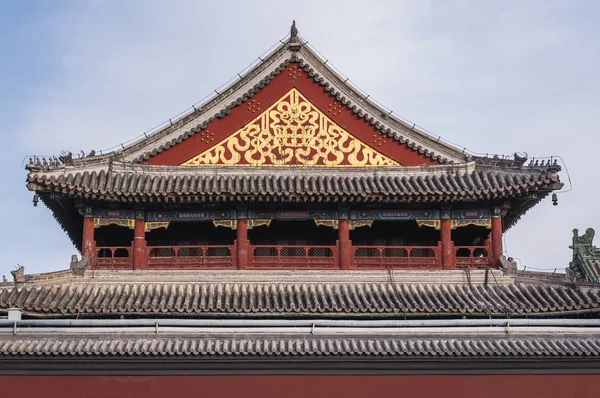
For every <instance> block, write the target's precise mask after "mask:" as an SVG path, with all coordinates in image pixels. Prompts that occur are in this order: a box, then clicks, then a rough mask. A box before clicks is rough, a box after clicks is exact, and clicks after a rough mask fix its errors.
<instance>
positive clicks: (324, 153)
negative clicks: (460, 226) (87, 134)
mask: <svg viewBox="0 0 600 398" xmlns="http://www.w3.org/2000/svg"><path fill="white" fill-rule="evenodd" d="M292 93H298V96H297V97H296V98H297V100H294V101H296V102H297V104H296V105H292V104H291V103H290V98H291V97H290V96H291V95H292ZM294 95H295V94H294ZM232 100H233V98H232ZM278 106H281V107H283V108H285V107H287V106H299V107H300V108H298V109H299V110H302V109H304V108H306V107H309V108H310V111H309V112H308V113H306V112H304V111H302V114H303V115H307V114H311V116H310V117H309V118H308V119H307V120H306V121H304V122H301V123H300V124H298V123H297V122H293V123H288V124H289V125H288V126H287V128H288V129H294V128H295V129H298V128H300V127H302V128H303V129H304V133H307V134H308V135H305V136H304V138H307V137H309V136H310V134H312V135H313V138H314V139H317V140H319V141H321V140H325V141H326V142H323V143H321V142H310V140H308V141H306V142H304V143H305V144H307V145H309V146H308V147H305V148H302V146H301V145H300V143H299V142H298V141H296V142H294V139H296V140H297V139H300V137H295V138H292V137H291V136H290V134H297V133H292V132H291V130H290V131H287V132H284V131H280V132H278V131H277V129H281V128H282V127H284V126H285V125H286V122H285V121H283V120H279V119H277V121H275V119H274V118H279V117H280V116H282V115H283V114H284V113H285V112H282V111H281V110H277V107H278ZM283 108H282V109H283ZM307 109H308V108H307ZM274 112H275V113H278V114H279V116H278V115H276V114H274ZM263 116H265V117H263ZM260 120H262V121H263V122H264V123H268V125H264V126H261V125H260V124H257V122H259V121H260ZM294 123H296V124H294ZM319 123H321V124H322V125H320V124H319ZM309 125H310V126H309ZM294 126H295V127H294ZM251 128H252V129H254V130H252V131H249V130H250V129H251ZM307 128H311V129H314V131H312V133H311V132H310V131H307V130H306V129H307ZM336 129H337V130H336ZM258 130H260V133H259V132H258ZM327 130H329V131H327ZM304 133H302V134H304ZM302 134H300V135H302ZM336 135H338V137H336ZM284 136H285V137H286V138H285V139H283V137H284ZM248 137H252V139H253V140H250V141H248V140H247V138H248ZM242 138H243V139H242ZM257 138H260V139H261V140H262V141H261V142H257V141H256V139H257ZM275 139H277V140H280V141H279V142H278V143H277V142H275V141H274V140H275ZM281 140H283V141H281ZM236 141H237V142H236ZM284 141H285V142H284ZM257 145H258V147H257ZM292 145H293V146H294V148H292ZM261 146H262V147H261ZM259 147H260V148H259ZM247 150H250V152H248V153H246V151H247ZM253 151H254V152H253ZM238 158H239V159H238ZM147 162H148V163H150V164H156V165H173V166H175V165H182V164H184V165H215V164H222V165H247V166H251V165H255V166H259V165H260V166H268V165H283V164H285V165H298V166H299V165H312V166H340V165H345V166H367V165H370V166H392V165H406V166H418V165H422V164H438V163H439V162H438V161H437V160H435V159H432V158H431V157H429V156H427V155H426V154H425V153H423V152H421V151H419V150H415V149H413V148H411V147H409V146H408V145H407V144H405V143H401V142H399V141H398V140H396V139H394V138H393V137H390V136H389V135H388V134H385V133H384V132H382V131H381V129H379V128H377V127H376V126H375V125H373V124H372V123H370V122H368V121H367V120H365V118H364V117H362V116H361V115H360V114H357V113H356V112H354V111H353V110H352V109H350V108H349V107H348V106H346V105H344V103H343V101H341V100H340V99H338V98H337V97H336V96H334V95H332V94H331V93H330V92H329V91H327V90H326V89H325V88H324V87H323V86H322V85H321V84H319V83H318V82H316V81H315V80H314V78H313V77H311V76H310V74H309V73H308V72H306V71H305V70H304V68H302V67H301V65H300V64H299V63H298V62H290V63H289V65H288V66H286V67H285V69H284V70H283V71H281V72H280V73H278V74H277V75H276V76H274V77H273V78H272V79H271V80H270V81H269V82H268V83H267V84H264V85H263V87H262V88H260V90H257V92H256V93H254V94H253V95H252V96H251V98H249V99H246V100H245V101H238V104H237V105H235V106H233V107H231V108H230V109H229V111H228V114H226V115H224V116H222V117H220V118H216V119H213V120H212V121H210V123H208V124H207V125H206V126H205V128H202V129H200V131H199V132H197V133H195V134H194V135H192V136H191V137H188V138H187V139H185V140H183V141H182V142H180V143H177V144H175V145H173V146H171V147H169V148H168V149H166V150H163V151H162V152H160V153H158V154H156V155H154V156H151V157H150V158H149V159H148V160H147Z"/></svg>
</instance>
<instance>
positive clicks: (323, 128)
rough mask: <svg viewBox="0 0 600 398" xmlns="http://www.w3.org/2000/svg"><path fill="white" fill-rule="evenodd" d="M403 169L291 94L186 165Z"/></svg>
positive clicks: (300, 98)
mask: <svg viewBox="0 0 600 398" xmlns="http://www.w3.org/2000/svg"><path fill="white" fill-rule="evenodd" d="M375 141H376V145H379V141H377V140H375ZM213 164H221V165H228V166H283V165H291V166H398V165H399V163H398V162H396V161H395V160H393V159H391V158H389V157H387V156H385V155H383V154H381V153H379V152H378V151H376V150H375V149H373V148H371V147H370V146H368V145H367V144H365V143H363V142H362V141H360V140H358V139H357V138H356V137H354V136H353V135H352V134H350V133H348V132H347V131H346V130H344V129H343V128H342V127H340V126H339V125H337V124H336V123H335V122H333V120H331V119H330V118H329V117H328V116H327V115H325V114H324V113H323V112H321V111H320V110H319V109H318V108H317V107H316V106H314V105H313V104H312V103H311V102H309V101H308V100H307V99H306V98H305V97H304V96H303V95H302V94H301V93H300V92H299V91H298V90H297V89H295V88H294V89H292V90H290V91H289V92H288V93H287V94H285V95H284V96H283V97H281V98H280V99H279V100H278V101H277V102H275V103H274V104H273V105H271V106H270V107H269V108H268V109H266V110H265V111H264V112H262V113H261V114H260V115H259V116H258V117H256V118H255V119H254V120H252V121H251V122H249V123H248V124H246V125H245V126H244V127H242V128H241V129H240V130H238V131H236V132H235V133H233V134H232V135H231V136H229V137H227V138H226V139H224V140H223V141H221V142H219V143H218V144H216V145H215V146H213V147H212V148H210V149H208V150H206V151H204V152H202V153H200V154H199V155H197V156H195V157H193V158H192V159H190V160H188V161H186V162H184V163H182V165H184V166H203V165H213Z"/></svg>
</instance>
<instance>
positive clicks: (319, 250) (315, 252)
mask: <svg viewBox="0 0 600 398" xmlns="http://www.w3.org/2000/svg"><path fill="white" fill-rule="evenodd" d="M308 255H309V256H310V257H333V252H332V251H331V249H330V248H328V247H315V248H312V249H310V250H309V251H308Z"/></svg>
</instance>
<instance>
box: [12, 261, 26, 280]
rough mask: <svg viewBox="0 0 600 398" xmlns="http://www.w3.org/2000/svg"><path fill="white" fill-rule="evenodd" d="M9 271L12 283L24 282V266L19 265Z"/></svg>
mask: <svg viewBox="0 0 600 398" xmlns="http://www.w3.org/2000/svg"><path fill="white" fill-rule="evenodd" d="M10 273H11V275H12V276H13V281H14V283H25V267H23V266H22V265H19V268H17V269H16V270H14V271H10Z"/></svg>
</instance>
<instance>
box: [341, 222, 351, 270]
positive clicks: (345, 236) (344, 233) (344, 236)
mask: <svg viewBox="0 0 600 398" xmlns="http://www.w3.org/2000/svg"><path fill="white" fill-rule="evenodd" d="M338 240H339V246H340V269H343V270H347V269H350V266H351V262H352V244H351V242H350V222H349V221H348V219H341V220H339V224H338Z"/></svg>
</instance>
